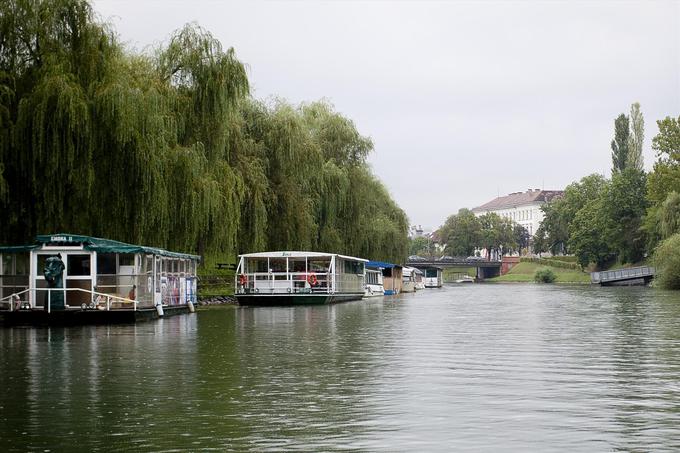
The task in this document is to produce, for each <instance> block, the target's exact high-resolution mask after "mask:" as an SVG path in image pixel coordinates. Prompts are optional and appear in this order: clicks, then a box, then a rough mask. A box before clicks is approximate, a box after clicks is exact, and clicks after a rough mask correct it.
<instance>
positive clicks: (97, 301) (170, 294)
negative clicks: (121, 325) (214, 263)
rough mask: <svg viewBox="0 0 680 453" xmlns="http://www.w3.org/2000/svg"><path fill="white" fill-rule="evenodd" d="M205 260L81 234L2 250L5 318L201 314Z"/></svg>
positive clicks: (56, 320) (60, 320)
mask: <svg viewBox="0 0 680 453" xmlns="http://www.w3.org/2000/svg"><path fill="white" fill-rule="evenodd" d="M199 260H200V257H199V256H197V255H191V254H185V253H176V252H170V251H167V250H163V249H160V248H155V247H146V246H141V245H133V244H127V243H124V242H118V241H114V240H110V239H102V238H96V237H91V236H81V235H75V234H52V235H40V236H37V237H36V239H35V242H34V243H33V244H30V245H23V246H11V247H0V323H5V324H88V323H115V322H135V321H139V320H145V319H153V318H158V317H160V316H164V315H165V316H167V315H173V314H178V313H186V312H189V311H193V308H194V305H195V303H196V268H197V265H198V262H199Z"/></svg>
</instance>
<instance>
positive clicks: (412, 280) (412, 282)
mask: <svg viewBox="0 0 680 453" xmlns="http://www.w3.org/2000/svg"><path fill="white" fill-rule="evenodd" d="M401 291H402V292H404V293H414V292H416V269H415V268H414V267H404V268H403V270H402V288H401Z"/></svg>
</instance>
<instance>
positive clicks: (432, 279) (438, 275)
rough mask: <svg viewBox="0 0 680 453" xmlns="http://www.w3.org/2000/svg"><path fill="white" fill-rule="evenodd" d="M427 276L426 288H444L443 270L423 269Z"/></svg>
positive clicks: (437, 268) (425, 279)
mask: <svg viewBox="0 0 680 453" xmlns="http://www.w3.org/2000/svg"><path fill="white" fill-rule="evenodd" d="M421 270H422V271H423V272H424V274H425V278H424V283H425V288H441V287H442V270H441V268H439V267H421Z"/></svg>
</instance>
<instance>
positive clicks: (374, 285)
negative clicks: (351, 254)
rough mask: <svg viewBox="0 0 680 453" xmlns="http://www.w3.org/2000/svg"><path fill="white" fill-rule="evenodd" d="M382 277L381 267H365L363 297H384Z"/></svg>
mask: <svg viewBox="0 0 680 453" xmlns="http://www.w3.org/2000/svg"><path fill="white" fill-rule="evenodd" d="M384 295H385V287H384V286H383V276H382V268H381V267H369V266H368V264H367V265H366V291H365V294H364V296H365V297H373V296H384Z"/></svg>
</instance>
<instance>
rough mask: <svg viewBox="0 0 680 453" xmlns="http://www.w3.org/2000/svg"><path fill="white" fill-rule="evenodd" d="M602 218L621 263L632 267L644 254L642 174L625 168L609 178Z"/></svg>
mask: <svg viewBox="0 0 680 453" xmlns="http://www.w3.org/2000/svg"><path fill="white" fill-rule="evenodd" d="M602 208H603V212H602V213H601V216H602V217H603V220H604V222H605V223H606V226H605V228H606V229H605V230H604V231H606V233H607V234H608V237H607V239H608V242H609V243H610V245H611V247H612V248H613V249H614V250H615V251H616V253H617V255H618V258H619V260H620V261H621V262H624V263H635V262H638V261H640V260H641V259H642V257H643V255H644V252H645V245H646V236H645V232H644V230H643V229H642V228H641V227H642V217H643V215H644V214H645V210H646V209H647V199H646V178H645V174H644V173H643V172H641V171H639V170H636V169H634V168H627V169H625V170H623V171H622V172H620V173H617V174H615V175H613V176H612V180H611V186H610V188H609V190H607V191H606V192H605V193H604V200H603V204H602Z"/></svg>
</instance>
